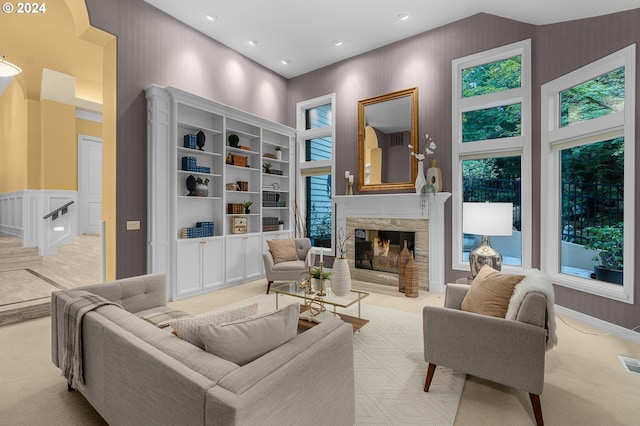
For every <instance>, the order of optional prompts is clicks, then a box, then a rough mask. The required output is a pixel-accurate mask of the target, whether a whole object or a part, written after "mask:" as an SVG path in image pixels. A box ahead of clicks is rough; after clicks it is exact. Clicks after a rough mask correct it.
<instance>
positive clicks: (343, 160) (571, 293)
mask: <svg viewBox="0 0 640 426" xmlns="http://www.w3.org/2000/svg"><path fill="white" fill-rule="evenodd" d="M638 22H640V9H636V10H632V11H627V12H621V13H617V14H612V15H606V16H601V17H596V18H590V19H584V20H578V21H571V22H565V23H560V24H554V25H547V26H532V25H527V24H523V23H520V22H516V21H512V20H508V19H504V18H500V17H496V16H492V15H487V14H479V15H474V16H471V17H469V18H467V19H463V20H461V21H458V22H454V23H452V24H450V25H446V26H443V27H441V28H437V29H435V30H432V31H428V32H425V33H422V34H419V35H417V36H415V37H412V38H410V39H407V40H402V41H399V42H397V43H394V44H391V45H389V46H385V47H383V48H380V49H377V50H375V51H372V52H368V53H365V54H363V55H360V56H358V57H356V58H352V59H348V60H345V61H342V62H340V63H338V64H335V65H332V66H329V67H326V68H323V69H321V70H317V71H314V72H311V73H308V74H305V75H303V76H300V77H297V78H294V79H291V80H290V81H289V96H288V100H289V103H288V108H289V114H290V115H289V121H291V122H292V121H293V119H294V117H295V104H296V103H297V102H300V101H301V100H305V99H311V98H314V97H317V96H321V95H324V94H328V93H333V92H335V93H336V103H337V107H336V123H337V135H336V145H337V147H338V148H337V149H338V155H337V157H336V166H337V167H336V172H337V175H338V176H342V173H343V171H344V170H351V171H353V172H355V171H357V170H358V168H357V167H358V160H357V145H356V142H357V102H358V100H360V99H365V98H369V97H372V96H376V95H380V94H383V93H387V92H392V91H395V90H399V89H405V88H408V87H413V86H418V89H419V98H420V101H419V114H420V118H419V129H420V135H421V138H422V136H424V134H425V133H429V134H430V135H431V136H432V137H433V138H434V140H435V142H436V143H437V144H438V148H437V150H436V152H435V156H434V157H435V158H436V159H437V160H438V165H439V166H440V168H441V169H442V175H443V190H444V191H451V189H452V188H451V119H452V117H451V78H452V77H451V61H452V60H453V59H456V58H459V57H463V56H466V55H470V54H473V53H477V52H480V51H483V50H487V49H491V48H494V47H498V46H503V45H506V44H509V43H513V42H515V41H519V40H525V39H528V38H530V39H531V40H532V60H533V64H534V65H533V81H532V84H533V88H532V95H533V104H532V110H533V135H532V138H533V140H532V167H533V178H534V181H533V199H532V201H533V211H534V212H539V211H540V191H541V188H540V86H541V85H542V84H544V83H546V82H548V81H550V80H552V79H554V78H556V77H558V76H560V75H563V74H565V73H568V72H570V71H572V70H574V69H576V68H579V67H581V66H584V65H586V64H588V63H589V62H592V61H594V60H596V59H598V58H601V57H603V56H606V55H608V54H610V53H613V52H614V51H616V50H619V49H621V48H623V47H625V46H628V45H629V44H632V43H634V42H638V41H640V25H638ZM639 57H640V55H639ZM638 68H639V69H640V67H638ZM637 81H638V82H640V79H638V78H637ZM637 88H638V94H637V95H636V96H637V99H640V83H639V84H638V85H637ZM636 134H637V135H640V108H637V107H636ZM638 157H640V150H637V152H636V158H637V159H636V164H640V163H638ZM636 180H637V179H636ZM356 187H357V185H356ZM336 192H337V193H338V194H342V193H344V182H343V181H342V179H336ZM637 193H638V190H636V194H637ZM639 203H640V197H638V196H636V209H638V208H639V207H638V204H639ZM445 208H446V214H445V217H446V223H445V229H446V233H447V235H448V238H446V240H445V241H446V246H445V251H446V253H445V258H446V263H445V264H446V265H447V268H448V270H447V272H446V277H447V281H448V282H453V281H454V280H455V279H457V278H460V277H463V276H466V275H467V273H465V272H461V271H454V270H452V269H451V244H450V241H451V203H447V204H446V207H445ZM636 211H640V210H636ZM639 233H640V227H637V228H636V237H635V241H636V247H637V241H638V240H639V238H638V234H639ZM540 249H541V248H540V216H539V213H534V219H533V244H532V253H533V258H532V263H533V266H534V267H539V266H540ZM638 260H640V250H638V249H636V256H635V261H636V264H637V263H638ZM638 281H639V280H637V279H636V289H635V301H636V304H634V305H630V304H627V303H622V302H617V301H613V300H610V299H606V298H602V297H597V296H593V295H589V294H586V293H581V292H577V291H575V290H571V289H567V288H565V287H560V286H555V289H556V303H557V304H559V305H561V306H565V307H567V308H569V309H572V310H575V311H578V312H582V313H584V314H587V315H590V316H593V317H596V318H600V319H602V320H604V321H607V322H610V323H613V324H617V325H620V326H623V327H626V328H632V327H635V326H637V325H638V324H639V323H640V311H639V309H638V303H639V302H640V284H638Z"/></svg>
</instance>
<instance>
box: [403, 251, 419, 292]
mask: <svg viewBox="0 0 640 426" xmlns="http://www.w3.org/2000/svg"><path fill="white" fill-rule="evenodd" d="M404 272H405V277H406V281H405V286H404V289H405V292H404V295H405V296H407V297H418V265H416V262H415V261H414V260H413V256H411V257H410V258H409V261H408V262H407V265H406V266H405V269H404Z"/></svg>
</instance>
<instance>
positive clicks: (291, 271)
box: [262, 238, 314, 294]
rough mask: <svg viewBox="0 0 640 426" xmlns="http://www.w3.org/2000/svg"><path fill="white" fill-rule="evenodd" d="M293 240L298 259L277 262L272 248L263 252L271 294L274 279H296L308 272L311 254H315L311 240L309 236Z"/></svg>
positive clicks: (268, 288) (268, 287)
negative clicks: (274, 259) (272, 253)
mask: <svg viewBox="0 0 640 426" xmlns="http://www.w3.org/2000/svg"><path fill="white" fill-rule="evenodd" d="M293 241H294V243H295V246H296V253H297V254H298V259H297V260H291V261H286V262H279V263H275V262H274V261H273V256H272V255H271V251H270V250H266V251H265V252H264V253H263V254H262V259H263V260H264V271H265V274H266V275H267V294H269V290H271V284H273V282H274V281H294V280H297V279H298V278H299V277H301V276H302V275H303V274H304V273H305V272H307V265H308V264H309V263H308V262H309V260H308V259H309V256H313V253H312V250H311V240H309V238H294V239H293ZM313 260H314V259H313V258H312V261H313Z"/></svg>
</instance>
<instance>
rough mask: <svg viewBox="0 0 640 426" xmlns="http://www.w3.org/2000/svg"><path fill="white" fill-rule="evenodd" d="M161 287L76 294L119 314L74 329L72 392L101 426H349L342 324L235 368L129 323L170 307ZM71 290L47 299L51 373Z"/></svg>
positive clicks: (347, 345) (98, 314)
mask: <svg viewBox="0 0 640 426" xmlns="http://www.w3.org/2000/svg"><path fill="white" fill-rule="evenodd" d="M165 286H166V284H165V277H164V275H162V274H154V275H144V276H140V277H134V278H128V279H122V280H117V281H112V282H108V283H102V284H96V285H92V286H87V287H83V288H81V289H80V290H86V291H89V292H91V293H94V294H96V295H99V296H101V297H104V298H105V299H108V300H110V301H113V302H116V303H118V304H120V305H121V306H122V307H123V308H124V309H120V308H118V307H117V306H113V305H105V306H101V307H99V308H97V309H95V310H93V311H91V312H88V313H87V314H86V315H85V316H84V319H83V323H82V333H83V336H82V337H83V368H84V385H80V386H79V389H78V390H79V391H80V392H81V393H82V394H83V396H84V397H85V398H86V399H87V400H88V401H89V403H91V405H92V406H93V407H94V408H95V409H96V410H97V411H98V413H99V414H100V415H101V416H102V417H103V418H104V419H105V420H106V421H107V422H108V423H109V424H111V425H145V424H146V425H151V424H153V425H258V424H259V425H276V424H277V425H298V424H305V425H327V424H330V425H352V424H353V423H354V422H355V391H354V370H353V341H352V334H353V333H352V327H351V325H349V324H346V323H344V322H342V321H341V320H339V319H331V320H329V321H326V322H323V323H322V324H319V325H318V326H316V327H314V328H312V329H311V330H308V331H305V332H304V333H301V334H298V335H297V336H296V337H294V338H293V339H291V340H289V341H288V342H287V343H285V344H283V345H281V346H279V347H277V348H276V349H274V350H272V351H271V352H268V353H267V354H265V355H263V356H262V357H260V358H258V359H256V360H255V361H253V362H250V363H248V364H246V365H244V366H239V365H236V364H234V363H232V362H229V361H226V360H224V359H222V358H219V357H217V356H215V355H212V354H210V353H207V352H205V351H204V350H202V349H200V348H198V347H197V346H194V345H192V344H190V343H188V342H186V341H183V340H181V339H179V338H177V337H176V336H174V335H173V334H171V333H170V332H168V331H166V330H163V329H160V328H157V327H156V326H154V325H152V324H150V323H148V322H146V321H144V320H143V319H141V318H140V317H139V316H138V315H140V313H141V312H142V313H148V312H153V311H166V310H168V309H169V308H168V307H167V306H166V296H165V295H166V287H165ZM74 290H79V289H74ZM72 291H73V290H64V291H58V292H55V293H53V295H52V300H51V303H52V306H51V314H52V317H51V325H52V360H53V363H54V364H55V365H57V366H58V367H60V366H61V365H62V357H63V345H62V342H63V340H62V335H63V332H62V330H63V325H64V323H63V309H64V305H65V303H66V302H67V301H69V300H71V298H72V297H73V294H74V293H72ZM136 314H137V315H136ZM63 380H64V379H63V378H61V383H60V385H61V386H64V382H63Z"/></svg>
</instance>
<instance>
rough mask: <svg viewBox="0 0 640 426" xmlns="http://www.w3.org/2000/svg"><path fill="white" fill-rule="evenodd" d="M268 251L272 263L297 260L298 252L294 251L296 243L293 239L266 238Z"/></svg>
mask: <svg viewBox="0 0 640 426" xmlns="http://www.w3.org/2000/svg"><path fill="white" fill-rule="evenodd" d="M267 244H268V245H269V251H270V252H271V256H272V257H273V263H280V262H288V261H291V260H298V252H297V251H296V243H295V241H293V239H291V238H288V239H286V240H267Z"/></svg>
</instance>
